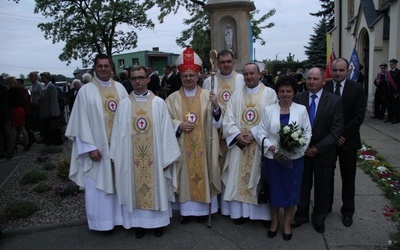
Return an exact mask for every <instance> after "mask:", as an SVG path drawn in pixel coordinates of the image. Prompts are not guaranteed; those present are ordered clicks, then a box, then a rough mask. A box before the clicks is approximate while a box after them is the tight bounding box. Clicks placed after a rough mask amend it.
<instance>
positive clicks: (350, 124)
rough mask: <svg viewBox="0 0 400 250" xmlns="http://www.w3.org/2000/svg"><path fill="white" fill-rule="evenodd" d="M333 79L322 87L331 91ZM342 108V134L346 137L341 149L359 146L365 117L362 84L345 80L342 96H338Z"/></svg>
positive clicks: (351, 148) (352, 148) (357, 147)
mask: <svg viewBox="0 0 400 250" xmlns="http://www.w3.org/2000/svg"><path fill="white" fill-rule="evenodd" d="M333 86H334V84H333V81H328V82H326V84H325V87H324V89H325V90H327V91H329V92H331V93H333ZM340 99H341V101H342V108H343V118H344V131H343V134H342V136H343V137H344V138H345V139H346V141H345V143H344V145H342V146H341V148H342V149H343V150H354V149H359V148H361V137H360V126H361V124H362V123H363V121H364V117H365V100H364V93H363V89H362V86H361V85H359V84H357V83H355V82H353V81H350V80H346V82H345V85H344V89H343V92H342V96H341V97H340Z"/></svg>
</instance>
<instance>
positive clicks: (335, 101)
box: [291, 68, 343, 233]
mask: <svg viewBox="0 0 400 250" xmlns="http://www.w3.org/2000/svg"><path fill="white" fill-rule="evenodd" d="M325 79H326V76H325V71H324V70H323V69H320V68H312V69H310V70H309V71H308V73H307V78H306V84H307V89H308V90H307V91H304V92H301V93H299V94H297V96H296V97H295V99H294V101H295V102H296V103H299V104H302V105H304V106H306V107H308V113H309V116H310V121H311V125H312V137H311V142H310V144H309V146H308V149H307V150H306V152H305V157H304V171H303V180H302V185H301V192H300V204H299V205H298V206H297V211H296V214H295V217H294V221H293V222H292V224H291V225H292V227H293V228H295V227H299V226H301V225H302V224H303V223H306V222H308V220H309V209H310V194H311V189H312V187H313V182H314V209H313V212H312V215H311V220H312V222H313V224H314V228H315V230H316V231H317V232H319V233H323V232H325V219H326V217H327V216H328V213H329V206H330V198H329V197H330V196H329V195H330V193H331V189H332V186H333V185H332V181H333V176H334V170H335V162H336V151H335V148H336V142H337V140H338V139H339V137H340V135H341V134H342V132H343V111H342V106H341V103H340V98H339V97H338V96H336V95H334V94H331V93H329V92H328V91H326V90H324V89H323V86H324V83H325Z"/></svg>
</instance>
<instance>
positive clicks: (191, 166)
mask: <svg viewBox="0 0 400 250" xmlns="http://www.w3.org/2000/svg"><path fill="white" fill-rule="evenodd" d="M179 91H180V94H181V96H182V116H183V119H184V121H186V122H189V123H192V124H195V128H194V129H193V130H192V131H191V132H190V133H185V134H184V137H183V147H184V152H185V157H186V167H187V172H188V179H189V189H190V190H189V192H190V198H191V200H192V201H197V202H203V203H206V202H207V190H208V189H207V184H208V181H207V180H208V176H207V157H206V153H207V152H206V149H205V145H204V134H203V125H202V124H203V119H202V114H201V105H202V103H201V101H200V94H201V91H202V89H201V88H199V87H198V88H197V91H196V95H195V96H193V97H187V96H186V95H185V92H184V90H183V88H181V89H180V90H179Z"/></svg>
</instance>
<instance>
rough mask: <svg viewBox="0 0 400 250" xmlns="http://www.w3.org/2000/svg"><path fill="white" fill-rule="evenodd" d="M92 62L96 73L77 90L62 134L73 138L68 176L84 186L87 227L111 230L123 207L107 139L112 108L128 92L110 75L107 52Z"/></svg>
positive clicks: (119, 219) (120, 219) (115, 106)
mask: <svg viewBox="0 0 400 250" xmlns="http://www.w3.org/2000/svg"><path fill="white" fill-rule="evenodd" d="M94 62H95V63H94V72H95V76H94V78H93V79H92V81H91V82H90V83H87V84H85V85H84V86H82V87H81V89H80V90H79V92H78V94H77V97H76V99H75V103H74V109H73V110H72V113H71V116H70V118H69V122H68V126H67V129H66V132H65V136H67V137H68V138H69V139H71V140H73V146H72V155H71V166H70V171H69V178H70V179H71V180H73V181H74V182H75V183H76V184H77V185H79V186H80V187H82V188H84V189H85V206H86V215H87V220H88V226H89V229H91V230H96V231H110V230H112V229H113V228H114V226H116V225H122V207H121V205H119V203H118V199H117V196H116V194H115V188H114V179H113V169H112V164H111V159H110V151H109V143H110V139H111V131H112V125H113V121H114V113H115V110H116V109H117V105H118V103H119V101H120V100H122V99H123V98H125V97H127V96H128V93H127V92H126V90H125V88H124V86H122V84H120V83H118V82H116V81H114V80H112V79H111V72H112V66H111V65H112V61H111V59H110V58H109V57H108V56H107V55H103V54H99V55H97V56H96V58H95V61H94Z"/></svg>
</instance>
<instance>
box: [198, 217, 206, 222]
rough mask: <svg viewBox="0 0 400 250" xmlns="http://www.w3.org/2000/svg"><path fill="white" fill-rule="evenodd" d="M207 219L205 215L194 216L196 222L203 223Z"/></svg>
mask: <svg viewBox="0 0 400 250" xmlns="http://www.w3.org/2000/svg"><path fill="white" fill-rule="evenodd" d="M206 220H207V216H198V217H197V218H196V221H197V223H204V222H206Z"/></svg>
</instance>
